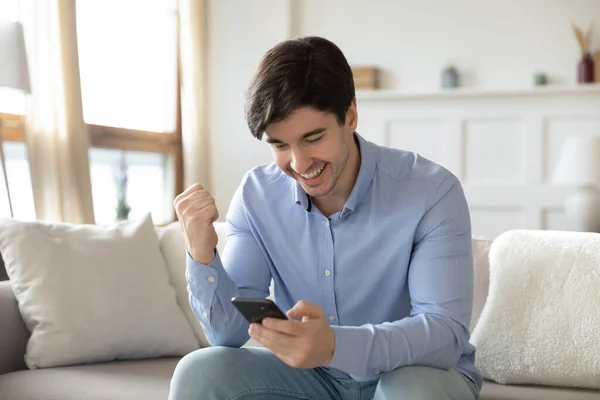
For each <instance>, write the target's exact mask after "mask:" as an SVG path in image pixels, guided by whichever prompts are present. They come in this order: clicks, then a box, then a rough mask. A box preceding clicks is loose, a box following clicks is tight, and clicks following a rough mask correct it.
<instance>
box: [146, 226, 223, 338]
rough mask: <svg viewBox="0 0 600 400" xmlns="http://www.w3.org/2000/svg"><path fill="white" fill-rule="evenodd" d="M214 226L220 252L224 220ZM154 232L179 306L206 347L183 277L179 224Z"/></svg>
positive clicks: (183, 239)
mask: <svg viewBox="0 0 600 400" xmlns="http://www.w3.org/2000/svg"><path fill="white" fill-rule="evenodd" d="M214 226H215V230H216V231H217V235H218V237H219V243H218V244H217V250H218V251H219V252H222V251H223V249H224V247H225V241H226V233H227V232H226V229H227V225H226V224H225V223H224V222H215V224H214ZM156 232H157V234H158V242H159V245H160V250H161V252H162V254H163V257H164V259H165V262H166V264H167V270H168V272H169V278H170V280H171V284H172V285H173V287H174V288H175V292H176V294H177V302H178V303H179V307H180V308H181V309H182V310H183V312H184V314H185V317H186V318H187V320H188V322H189V323H190V325H191V326H192V328H193V330H194V334H195V335H196V338H197V340H198V342H199V343H200V347H208V346H210V343H209V342H208V339H207V338H206V335H205V334H204V330H203V328H202V325H201V324H200V322H199V321H198V317H196V315H195V314H194V312H193V311H192V308H191V307H190V303H189V295H188V291H187V281H186V278H185V270H186V267H187V261H186V258H187V250H186V247H185V238H184V236H183V235H184V233H183V230H182V228H181V224H180V223H179V222H177V221H176V222H173V223H170V224H168V225H166V226H162V227H158V228H157V231H156Z"/></svg>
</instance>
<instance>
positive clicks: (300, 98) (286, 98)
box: [246, 36, 355, 140]
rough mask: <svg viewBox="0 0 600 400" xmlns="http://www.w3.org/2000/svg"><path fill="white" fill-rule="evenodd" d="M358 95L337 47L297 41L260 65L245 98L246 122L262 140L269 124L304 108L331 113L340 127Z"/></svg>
mask: <svg viewBox="0 0 600 400" xmlns="http://www.w3.org/2000/svg"><path fill="white" fill-rule="evenodd" d="M354 94H355V93H354V80H353V76H352V70H351V68H350V66H349V65H348V61H347V60H346V57H344V54H343V53H342V51H341V50H340V49H339V48H338V47H337V46H336V45H335V44H334V43H332V42H330V41H329V40H327V39H323V38H321V37H315V36H310V37H300V38H293V39H289V40H286V41H283V42H281V43H279V44H277V45H276V46H274V47H273V48H271V49H270V50H268V51H267V52H266V53H265V55H264V56H263V57H262V59H261V60H260V63H259V64H258V67H257V69H256V72H255V73H254V76H253V77H252V80H251V81H250V85H249V87H248V91H247V93H246V121H247V123H248V127H249V128H250V132H251V133H252V135H253V136H254V137H256V138H257V139H259V140H260V139H261V138H262V136H263V132H264V131H265V129H266V128H267V126H268V125H270V124H272V123H275V122H279V121H282V120H283V119H285V118H286V117H287V116H288V115H289V114H291V113H292V112H293V111H295V110H296V109H298V108H300V107H304V106H312V107H314V108H316V109H317V110H320V111H326V112H331V113H333V114H334V115H335V116H336V118H337V120H338V122H339V123H340V125H342V124H343V123H344V122H345V120H346V112H347V111H348V108H349V107H350V105H351V104H352V99H353V98H354Z"/></svg>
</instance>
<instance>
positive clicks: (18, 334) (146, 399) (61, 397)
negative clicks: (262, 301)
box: [0, 223, 600, 400]
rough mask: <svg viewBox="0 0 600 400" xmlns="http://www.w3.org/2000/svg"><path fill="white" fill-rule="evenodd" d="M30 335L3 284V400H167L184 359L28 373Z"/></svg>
mask: <svg viewBox="0 0 600 400" xmlns="http://www.w3.org/2000/svg"><path fill="white" fill-rule="evenodd" d="M216 227H217V231H218V234H219V237H220V243H219V246H220V247H221V246H223V244H224V241H225V237H224V225H223V224H222V223H216ZM181 240H183V239H181ZM491 244H492V240H491V239H488V238H485V237H478V236H474V237H473V248H474V264H475V292H474V293H475V296H474V306H473V318H472V323H471V330H473V329H474V328H475V327H476V324H477V322H478V319H479V316H480V315H481V312H482V310H483V308H484V304H485V302H486V299H487V297H488V287H489V260H488V252H489V250H490V246H491ZM29 334H30V333H29V331H28V329H27V327H26V325H25V323H24V322H23V319H22V317H21V314H20V310H19V307H18V305H17V301H16V300H15V296H14V293H13V289H12V287H11V282H10V281H8V280H6V281H3V282H0V399H1V400H84V399H85V400H120V399H127V400H164V399H166V398H167V394H168V391H169V383H170V378H171V375H172V372H173V370H174V368H175V366H176V365H177V362H178V361H179V359H180V357H158V358H151V359H141V360H122V361H109V362H96V363H87V364H79V365H69V366H61V367H53V368H39V369H28V368H27V366H26V365H25V362H24V356H25V351H26V345H27V341H28V338H29ZM248 345H251V344H248ZM254 345H256V344H254ZM481 398H482V399H484V400H508V399H520V400H526V399H547V400H551V399H569V400H586V399H588V400H591V399H600V391H595V390H585V389H573V388H560V387H553V386H537V385H502V384H497V383H493V382H491V381H487V380H486V381H485V383H484V387H483V391H482V393H481Z"/></svg>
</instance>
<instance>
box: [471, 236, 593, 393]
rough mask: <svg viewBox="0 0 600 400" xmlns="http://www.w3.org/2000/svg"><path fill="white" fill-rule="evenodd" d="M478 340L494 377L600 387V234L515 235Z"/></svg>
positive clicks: (500, 255)
mask: <svg viewBox="0 0 600 400" xmlns="http://www.w3.org/2000/svg"><path fill="white" fill-rule="evenodd" d="M471 342H472V343H473V344H474V345H475V346H476V347H477V365H478V367H479V368H480V369H481V370H482V372H483V374H484V376H485V377H486V378H487V379H490V380H493V381H496V382H498V383H504V384H542V385H551V386H572V387H582V388H595V389H599V388H600V234H595V233H581V232H557V231H523V230H517V231H510V232H506V233H504V234H502V235H500V236H499V237H498V238H497V239H496V240H495V241H494V243H493V244H492V247H491V249H490V289H489V294H488V298H487V302H486V304H485V306H484V309H483V311H482V314H481V318H480V320H479V322H478V323H477V326H476V327H475V329H474V330H473V334H472V339H471Z"/></svg>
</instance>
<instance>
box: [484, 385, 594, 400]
mask: <svg viewBox="0 0 600 400" xmlns="http://www.w3.org/2000/svg"><path fill="white" fill-rule="evenodd" d="M541 399H543V400H564V399H568V400H598V399H600V391H597V390H586V389H570V388H555V387H547V386H517V385H499V384H497V383H493V382H490V381H485V382H484V383H483V390H482V391H481V400H541Z"/></svg>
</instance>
